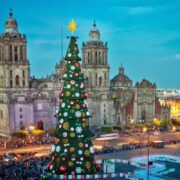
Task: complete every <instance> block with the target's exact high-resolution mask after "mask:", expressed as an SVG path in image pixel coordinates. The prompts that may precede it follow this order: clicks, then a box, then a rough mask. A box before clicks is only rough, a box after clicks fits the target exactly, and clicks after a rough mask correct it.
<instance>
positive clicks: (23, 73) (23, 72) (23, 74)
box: [22, 70, 25, 78]
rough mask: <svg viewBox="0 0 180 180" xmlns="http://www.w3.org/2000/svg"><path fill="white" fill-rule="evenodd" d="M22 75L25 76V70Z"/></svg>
mask: <svg viewBox="0 0 180 180" xmlns="http://www.w3.org/2000/svg"><path fill="white" fill-rule="evenodd" d="M22 76H23V78H25V71H24V70H23V71H22Z"/></svg>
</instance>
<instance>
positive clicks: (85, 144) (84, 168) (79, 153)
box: [49, 36, 97, 175]
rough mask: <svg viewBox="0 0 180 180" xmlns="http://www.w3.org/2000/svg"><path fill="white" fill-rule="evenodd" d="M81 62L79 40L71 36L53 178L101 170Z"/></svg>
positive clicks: (58, 115)
mask: <svg viewBox="0 0 180 180" xmlns="http://www.w3.org/2000/svg"><path fill="white" fill-rule="evenodd" d="M80 60H81V58H80V57H79V49H78V45H77V39H76V37H74V36H71V37H70V42H69V46H68V49H67V53H66V56H65V61H66V67H65V69H64V74H63V82H64V84H63V89H62V92H61V93H60V98H61V104H60V107H59V111H58V114H57V118H58V125H57V127H56V130H55V132H54V135H55V137H56V139H57V142H56V143H55V144H54V145H52V154H51V156H52V162H51V164H50V165H49V169H50V172H51V173H53V174H58V175H61V174H69V175H71V174H93V173H95V172H96V170H97V168H96V164H95V161H94V148H93V145H92V133H91V131H90V128H89V122H88V121H89V117H90V114H89V112H88V109H87V106H86V104H85V102H84V100H85V99H86V98H87V93H86V92H85V87H84V77H83V74H82V72H81V65H80V63H79V61H80Z"/></svg>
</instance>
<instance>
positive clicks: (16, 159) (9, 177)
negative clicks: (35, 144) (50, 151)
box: [0, 153, 50, 180]
mask: <svg viewBox="0 0 180 180" xmlns="http://www.w3.org/2000/svg"><path fill="white" fill-rule="evenodd" d="M34 154H35V153H19V154H8V155H3V156H0V179H1V180H24V179H26V180H40V179H42V174H43V173H44V171H45V168H46V167H47V164H48V162H50V157H48V156H42V157H34ZM10 157H11V158H10ZM12 157H13V158H12ZM6 159H9V160H6Z"/></svg>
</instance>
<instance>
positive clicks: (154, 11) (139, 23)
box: [0, 0, 180, 89]
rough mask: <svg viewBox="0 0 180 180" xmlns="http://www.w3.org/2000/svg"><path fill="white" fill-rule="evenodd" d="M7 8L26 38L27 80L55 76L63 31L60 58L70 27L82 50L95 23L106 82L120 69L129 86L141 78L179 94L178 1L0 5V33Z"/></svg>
mask: <svg viewBox="0 0 180 180" xmlns="http://www.w3.org/2000/svg"><path fill="white" fill-rule="evenodd" d="M10 8H12V9H13V14H14V17H15V18H16V20H17V22H18V25H19V32H20V33H25V34H26V36H27V40H28V48H27V53H28V59H29V61H30V64H31V76H32V75H35V76H36V77H42V76H43V77H45V76H46V75H47V74H51V73H52V72H55V64H56V63H58V62H59V60H60V58H61V28H62V27H63V29H64V39H63V41H64V44H63V47H64V54H65V52H66V49H67V43H68V41H69V40H68V39H67V38H66V36H68V35H70V32H69V31H68V28H67V26H68V24H69V22H70V21H71V20H72V19H74V20H75V22H76V23H77V24H78V29H77V30H76V32H75V35H76V36H78V37H79V39H78V43H79V48H80V49H81V44H82V41H87V40H88V38H89V35H88V34H89V31H90V29H91V28H92V25H93V20H94V19H95V20H96V24H97V28H98V29H99V30H100V32H101V40H102V41H104V42H106V41H107V42H108V48H109V56H108V57H109V58H108V59H109V64H110V67H111V69H110V78H112V77H114V76H115V75H116V74H117V73H118V69H119V67H120V65H121V64H122V65H123V66H124V68H125V73H126V74H127V75H128V76H129V77H130V79H132V80H133V84H135V83H136V82H137V81H141V80H142V79H143V78H146V79H148V80H150V81H151V82H153V83H156V85H157V88H176V89H180V0H90V1H85V0H84V1H83V0H76V1H70V0H69V1H68V0H66V1H65V0H36V1H35V0H0V32H4V23H5V20H6V19H7V18H8V16H9V15H8V14H9V9H10Z"/></svg>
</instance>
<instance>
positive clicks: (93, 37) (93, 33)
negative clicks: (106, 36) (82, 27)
mask: <svg viewBox="0 0 180 180" xmlns="http://www.w3.org/2000/svg"><path fill="white" fill-rule="evenodd" d="M89 41H100V32H99V30H98V28H97V27H96V22H95V21H94V24H93V28H92V29H91V30H90V32H89Z"/></svg>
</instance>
